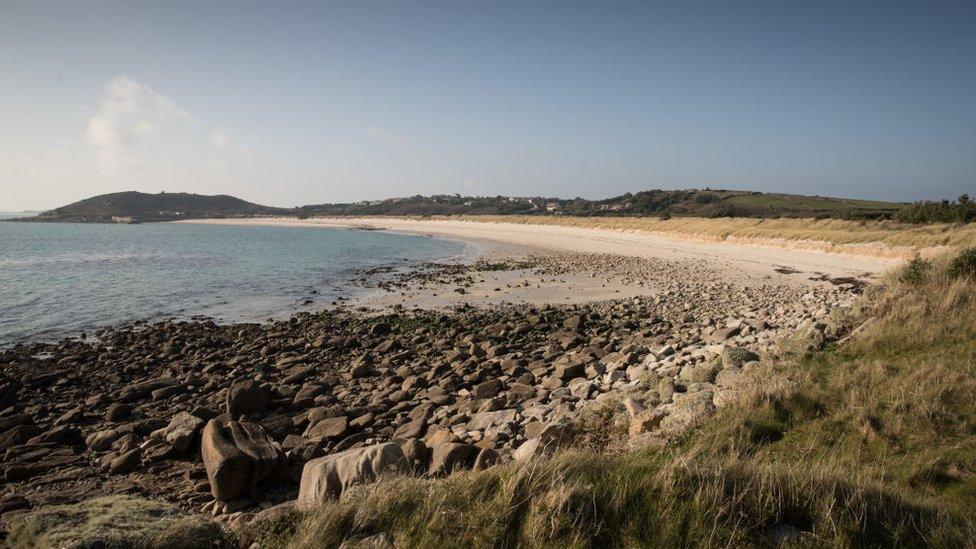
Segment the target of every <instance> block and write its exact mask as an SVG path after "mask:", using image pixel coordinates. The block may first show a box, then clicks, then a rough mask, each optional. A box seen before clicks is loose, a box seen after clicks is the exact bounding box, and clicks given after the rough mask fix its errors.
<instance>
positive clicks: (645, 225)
mask: <svg viewBox="0 0 976 549" xmlns="http://www.w3.org/2000/svg"><path fill="white" fill-rule="evenodd" d="M441 219H455V220H459V219H460V220H468V221H481V222H491V223H518V224H526V225H557V226H566V227H581V228H589V229H606V230H614V231H631V232H648V233H660V234H669V235H675V236H683V237H688V238H695V239H702V240H710V241H731V242H742V243H757V244H776V243H783V244H788V245H790V246H793V247H805V248H811V249H823V250H826V251H843V252H848V253H858V252H860V253H869V254H873V255H887V256H893V257H905V258H909V257H911V256H913V255H914V254H915V253H916V252H918V251H921V252H923V253H924V254H925V255H929V256H932V255H937V254H938V253H940V252H943V251H945V249H946V248H962V247H966V246H976V223H969V224H964V225H961V224H949V223H941V224H929V225H914V224H907V223H897V222H894V221H847V220H841V219H788V218H781V219H755V218H717V219H708V218H701V217H673V218H671V219H666V220H665V219H658V218H653V217H570V216H517V215H510V216H509V215H506V216H452V217H443V218H441Z"/></svg>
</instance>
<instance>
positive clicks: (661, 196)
mask: <svg viewBox="0 0 976 549" xmlns="http://www.w3.org/2000/svg"><path fill="white" fill-rule="evenodd" d="M905 206H906V205H905V204H902V203H896V202H879V201H869V200H851V199H842V198H827V197H819V196H801V195H791V194H770V193H760V192H749V191H727V190H713V189H703V190H695V189H692V190H676V191H664V190H649V191H641V192H638V193H626V194H623V195H620V196H616V197H613V198H607V199H604V200H588V199H585V198H572V199H561V198H545V197H509V196H495V197H470V196H461V195H458V194H455V195H434V196H429V197H425V196H411V197H406V198H392V199H387V200H376V201H362V202H355V203H345V204H319V205H310V206H303V207H301V208H299V211H300V212H301V214H303V215H308V216H315V215H351V216H362V215H459V214H461V215H511V214H520V215H573V216H587V217H589V216H645V217H646V216H687V217H821V218H841V219H890V218H892V217H894V216H895V214H896V213H897V212H899V211H900V210H901V209H903V208H904V207H905Z"/></svg>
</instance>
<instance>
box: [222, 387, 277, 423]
mask: <svg viewBox="0 0 976 549" xmlns="http://www.w3.org/2000/svg"><path fill="white" fill-rule="evenodd" d="M269 401H270V398H269V397H268V392H267V391H265V390H264V387H262V386H261V385H259V384H258V382H257V381H254V380H253V379H248V380H245V381H239V382H237V383H234V384H233V385H231V386H230V389H229V390H228V391H227V413H229V414H230V415H231V416H233V417H238V416H240V415H242V414H249V413H251V412H263V411H265V410H266V409H267V407H268V402H269Z"/></svg>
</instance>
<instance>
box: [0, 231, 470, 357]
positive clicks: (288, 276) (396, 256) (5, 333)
mask: <svg viewBox="0 0 976 549" xmlns="http://www.w3.org/2000/svg"><path fill="white" fill-rule="evenodd" d="M473 252H474V249H473V247H472V246H471V245H468V244H465V243H462V242H456V241H451V240H443V239H435V238H428V237H423V236H414V235H404V234H395V233H389V232H386V231H365V230H346V229H326V228H318V227H315V228H304V227H254V226H247V227H240V226H230V225H203V224H199V225H195V224H176V223H146V224H138V225H113V224H84V223H11V222H0V345H11V344H16V343H28V342H36V341H55V340H59V339H61V338H64V337H79V336H80V335H81V334H82V333H86V335H88V336H91V335H92V334H93V332H94V331H95V330H97V328H99V327H102V326H107V325H120V324H125V323H129V322H136V321H158V320H163V319H170V318H176V319H181V318H183V319H186V318H193V317H198V316H205V317H210V318H213V319H215V320H217V321H219V322H260V321H265V320H269V319H280V318H287V317H289V316H291V315H293V314H295V313H296V312H299V311H315V310H321V309H326V308H329V307H331V306H333V302H335V301H336V300H337V299H339V298H351V297H354V296H355V295H356V294H357V293H359V292H363V291H368V290H365V289H364V288H362V287H360V286H357V285H356V284H355V283H354V279H355V278H356V275H357V274H358V273H362V272H363V271H364V270H367V269H377V268H378V269H382V270H384V271H387V270H390V271H396V270H401V269H409V268H412V267H414V266H416V265H419V264H421V263H424V262H429V261H451V260H458V259H463V258H464V257H466V256H467V255H469V254H471V253H473Z"/></svg>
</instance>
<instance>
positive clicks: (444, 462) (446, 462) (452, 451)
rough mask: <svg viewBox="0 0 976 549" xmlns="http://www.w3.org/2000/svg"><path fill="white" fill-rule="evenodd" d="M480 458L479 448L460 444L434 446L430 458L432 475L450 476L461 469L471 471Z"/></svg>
mask: <svg viewBox="0 0 976 549" xmlns="http://www.w3.org/2000/svg"><path fill="white" fill-rule="evenodd" d="M477 457H478V447H477V446H472V445H470V444H464V443H460V442H451V443H447V444H439V445H437V446H434V451H433V453H432V455H431V458H430V474H431V475H437V476H444V475H449V474H451V473H453V472H455V471H459V470H461V469H470V468H471V467H472V466H473V465H474V461H475V459H476V458H477Z"/></svg>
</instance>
